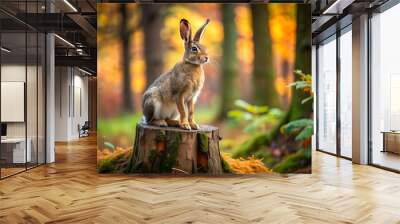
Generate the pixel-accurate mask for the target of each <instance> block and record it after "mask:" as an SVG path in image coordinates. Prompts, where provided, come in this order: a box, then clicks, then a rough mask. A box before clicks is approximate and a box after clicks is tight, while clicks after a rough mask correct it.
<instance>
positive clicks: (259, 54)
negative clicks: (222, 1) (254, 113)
mask: <svg viewBox="0 0 400 224" xmlns="http://www.w3.org/2000/svg"><path fill="white" fill-rule="evenodd" d="M267 9H268V8H267V6H265V5H262V4H261V5H260V4H252V5H251V15H252V28H253V44H254V48H253V49H254V50H253V51H254V62H253V97H254V100H255V104H257V105H267V106H269V107H280V100H279V95H278V92H277V90H276V86H275V74H274V69H273V63H272V42H271V36H270V32H269V25H268V11H267Z"/></svg>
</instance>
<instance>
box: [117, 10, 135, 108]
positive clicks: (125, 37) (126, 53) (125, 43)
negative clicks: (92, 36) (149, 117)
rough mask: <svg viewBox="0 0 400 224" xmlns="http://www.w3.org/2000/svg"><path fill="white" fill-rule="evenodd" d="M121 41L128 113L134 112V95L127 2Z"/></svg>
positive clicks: (124, 102) (123, 96)
mask: <svg viewBox="0 0 400 224" xmlns="http://www.w3.org/2000/svg"><path fill="white" fill-rule="evenodd" d="M120 13H121V42H122V55H121V56H122V70H123V81H122V85H123V86H122V98H123V102H122V103H123V111H124V112H126V113H131V112H133V105H134V104H133V97H132V91H131V76H130V75H131V71H130V62H131V60H132V58H131V54H130V50H131V48H130V45H131V44H130V43H131V42H130V37H131V32H130V30H129V27H128V20H129V16H128V9H127V6H126V4H121V6H120Z"/></svg>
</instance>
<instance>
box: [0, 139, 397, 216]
mask: <svg viewBox="0 0 400 224" xmlns="http://www.w3.org/2000/svg"><path fill="white" fill-rule="evenodd" d="M95 144H96V142H95V139H94V138H86V139H85V140H82V141H80V142H73V143H70V144H68V145H57V162H56V163H55V164H51V165H47V166H42V167H39V168H36V169H34V170H30V171H28V172H26V173H22V174H20V175H17V176H14V177H11V178H8V179H5V180H3V181H0V223H44V222H47V223H374V224H375V223H385V224H386V223H400V200H399V199H400V175H398V174H395V173H391V172H387V171H384V170H380V169H377V168H373V167H368V166H358V165H352V164H351V163H350V162H349V161H347V160H343V159H337V158H335V157H333V156H330V155H326V154H322V153H318V152H316V153H314V155H313V174H312V175H289V176H287V177H285V176H278V175H263V176H235V177H232V176H229V177H138V176H127V175H100V174H97V173H96V170H95V161H96V146H95Z"/></svg>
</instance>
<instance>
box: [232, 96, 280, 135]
mask: <svg viewBox="0 0 400 224" xmlns="http://www.w3.org/2000/svg"><path fill="white" fill-rule="evenodd" d="M235 106H236V107H237V108H238V109H235V110H231V111H229V112H228V117H229V118H230V119H231V120H232V121H233V123H234V124H243V123H246V124H245V127H244V131H245V132H247V133H251V134H255V133H260V132H265V131H266V127H267V125H274V124H276V123H277V122H278V121H279V119H281V118H282V117H283V115H284V113H283V111H282V110H280V109H277V108H271V109H270V108H268V107H267V106H256V105H252V104H249V103H247V102H246V101H243V100H236V101H235Z"/></svg>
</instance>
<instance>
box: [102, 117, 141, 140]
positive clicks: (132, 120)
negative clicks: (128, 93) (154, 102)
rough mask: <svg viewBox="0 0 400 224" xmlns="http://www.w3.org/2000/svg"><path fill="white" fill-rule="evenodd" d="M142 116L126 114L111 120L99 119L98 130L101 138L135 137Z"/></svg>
mask: <svg viewBox="0 0 400 224" xmlns="http://www.w3.org/2000/svg"><path fill="white" fill-rule="evenodd" d="M141 117H142V115H141V114H124V115H120V116H117V117H113V118H110V119H102V118H99V119H98V121H97V130H98V133H99V135H100V136H107V137H113V136H119V135H126V136H134V134H135V125H136V124H137V123H138V122H139V121H140V119H141Z"/></svg>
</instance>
